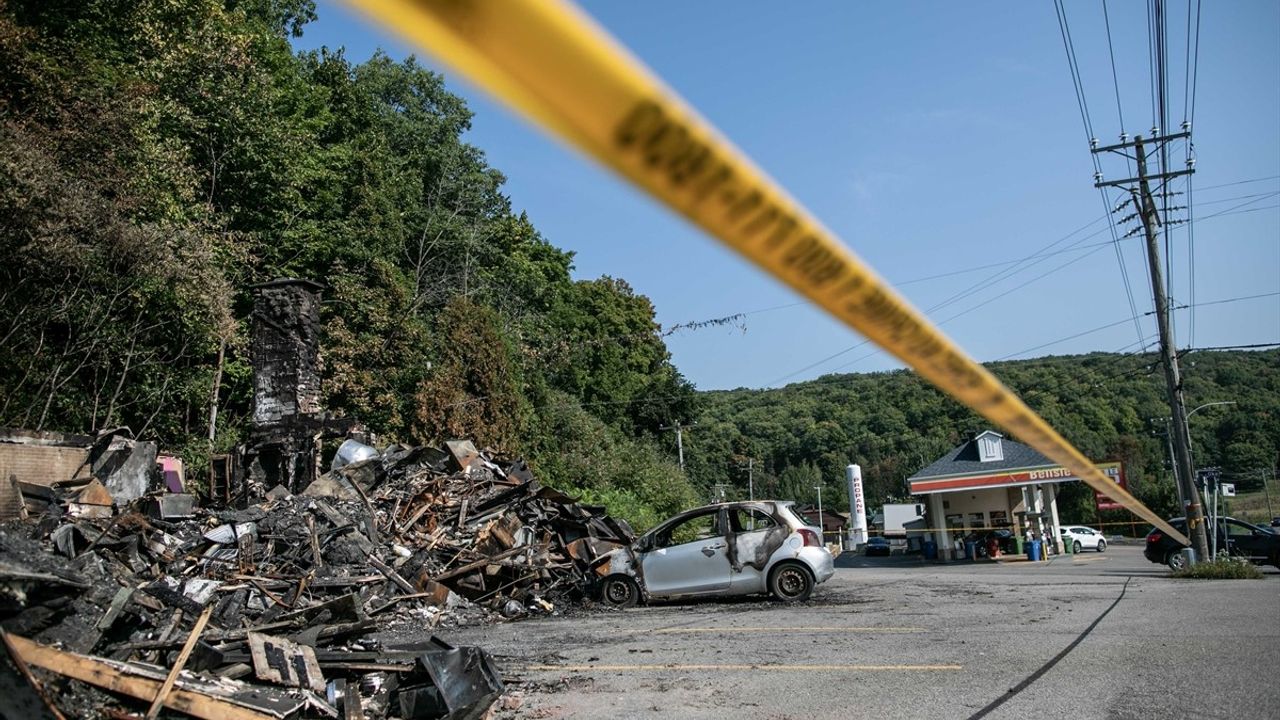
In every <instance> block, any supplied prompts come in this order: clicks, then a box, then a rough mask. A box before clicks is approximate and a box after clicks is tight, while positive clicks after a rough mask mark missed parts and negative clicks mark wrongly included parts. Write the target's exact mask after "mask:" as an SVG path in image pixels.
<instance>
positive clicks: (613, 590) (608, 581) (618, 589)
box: [600, 575, 640, 608]
mask: <svg viewBox="0 0 1280 720" xmlns="http://www.w3.org/2000/svg"><path fill="white" fill-rule="evenodd" d="M600 601H601V602H603V603H604V604H605V605H610V606H612V607H616V608H630V607H635V606H636V603H638V602H640V586H639V585H637V584H636V581H635V580H632V579H631V578H629V577H627V576H626V575H610V576H609V577H607V578H605V579H604V584H603V585H601V586H600Z"/></svg>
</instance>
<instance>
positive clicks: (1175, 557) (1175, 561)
mask: <svg viewBox="0 0 1280 720" xmlns="http://www.w3.org/2000/svg"><path fill="white" fill-rule="evenodd" d="M1164 564H1165V565H1168V566H1169V569H1170V570H1173V571H1174V572H1177V571H1178V570H1182V569H1184V568H1186V567H1187V558H1186V556H1185V555H1183V554H1182V551H1181V550H1170V551H1169V552H1168V553H1167V554H1165V556H1164Z"/></svg>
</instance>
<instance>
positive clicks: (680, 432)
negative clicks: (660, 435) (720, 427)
mask: <svg viewBox="0 0 1280 720" xmlns="http://www.w3.org/2000/svg"><path fill="white" fill-rule="evenodd" d="M697 424H698V423H689V424H688V425H681V424H680V421H679V420H677V421H675V422H674V423H672V424H671V425H663V426H661V427H659V428H658V429H659V430H675V431H676V452H677V453H678V454H679V456H680V472H684V429H685V428H686V427H693V426H694V425H697Z"/></svg>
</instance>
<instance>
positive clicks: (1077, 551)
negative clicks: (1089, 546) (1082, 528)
mask: <svg viewBox="0 0 1280 720" xmlns="http://www.w3.org/2000/svg"><path fill="white" fill-rule="evenodd" d="M1071 552H1073V553H1075V554H1077V555H1079V554H1080V541H1079V540H1076V541H1074V542H1072V543H1071Z"/></svg>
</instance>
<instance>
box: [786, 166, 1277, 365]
mask: <svg viewBox="0 0 1280 720" xmlns="http://www.w3.org/2000/svg"><path fill="white" fill-rule="evenodd" d="M1242 182H1253V181H1242ZM1228 184H1235V183H1228ZM1277 195H1280V192H1271V193H1257V194H1253V195H1245V196H1240V197H1237V198H1223V199H1218V200H1211V201H1208V202H1206V203H1205V204H1211V203H1222V202H1230V201H1232V200H1236V199H1241V198H1256V199H1255V200H1252V201H1251V202H1258V201H1260V200H1262V199H1265V198H1268V197H1275V196H1277ZM1248 204H1250V203H1242V204H1241V205H1237V206H1235V207H1233V208H1228V209H1227V210H1224V211H1222V212H1219V213H1214V214H1213V215H1209V216H1207V217H1203V218H1200V221H1203V220H1208V219H1209V218H1214V217H1220V216H1223V215H1228V214H1233V213H1234V212H1235V211H1236V209H1237V208H1240V207H1244V206H1245V205H1248ZM1259 209H1264V208H1259ZM1246 212H1247V211H1246ZM1101 219H1102V218H1101V217H1099V218H1096V219H1094V220H1093V221H1091V222H1089V223H1087V224H1086V225H1083V226H1081V227H1079V228H1077V229H1075V230H1073V231H1072V232H1070V233H1068V234H1067V235H1065V236H1064V237H1062V238H1059V239H1057V240H1055V241H1053V242H1051V243H1049V244H1048V245H1046V246H1045V247H1043V248H1041V249H1040V250H1038V251H1037V252H1035V253H1032V254H1031V255H1028V256H1026V257H1023V258H1019V259H1017V260H1009V261H1005V262H1000V263H991V264H988V265H982V266H978V267H974V268H969V269H966V270H957V271H954V272H951V273H943V274H941V275H933V276H928V277H924V278H917V279H915V280H907V281H903V282H899V283H895V284H896V285H899V286H902V285H909V284H911V283H916V282H924V281H926V280H933V279H937V278H940V277H948V276H951V275H958V274H962V273H966V272H974V271H977V270H985V269H989V268H993V267H1001V266H1005V265H1015V266H1017V265H1021V264H1024V263H1027V262H1028V261H1030V260H1036V262H1034V263H1031V264H1030V265H1028V266H1027V268H1023V269H1029V268H1030V267H1034V266H1035V265H1037V264H1039V261H1041V260H1044V259H1047V258H1049V257H1053V256H1056V255H1062V254H1065V253H1068V252H1075V251H1083V250H1090V252H1088V253H1085V254H1084V255H1081V256H1080V257H1077V258H1075V259H1073V260H1071V261H1069V262H1067V263H1064V264H1062V265H1059V266H1057V267H1055V268H1053V269H1052V270H1050V271H1048V272H1046V273H1044V274H1041V275H1038V276H1037V277H1035V278H1033V279H1032V280H1030V281H1028V282H1026V283H1022V284H1021V285H1018V286H1016V287H1014V288H1011V289H1010V290H1008V291H1006V292H1004V293H1001V294H1000V295H997V296H995V297H993V298H991V299H990V300H988V301H985V302H983V303H981V304H980V305H977V306H974V307H972V308H969V309H968V310H965V311H963V312H961V313H959V314H957V315H954V316H952V317H949V318H947V319H946V320H942V321H941V322H939V323H938V324H939V325H942V324H945V323H947V322H950V321H951V320H954V319H956V318H958V317H960V316H962V315H966V314H968V313H970V312H972V311H974V310H977V309H978V308H980V307H983V306H985V305H987V304H990V302H993V301H995V300H998V299H1000V298H1002V297H1005V296H1007V295H1008V294H1009V293H1011V292H1013V291H1015V290H1019V289H1021V288H1023V287H1026V285H1028V284H1030V283H1032V282H1035V281H1036V280H1041V279H1043V278H1044V277H1046V276H1048V275H1051V274H1053V273H1055V272H1057V271H1059V270H1062V269H1064V268H1066V267H1068V266H1070V265H1071V264H1073V263H1075V262H1077V261H1079V260H1083V259H1084V258H1086V257H1088V256H1089V255H1092V254H1093V253H1094V252H1096V251H1097V250H1098V249H1099V248H1102V247H1104V246H1107V245H1112V244H1113V243H1112V242H1102V243H1095V244H1091V245H1083V246H1082V245H1080V243H1082V242H1084V241H1085V240H1088V239H1089V238H1092V237H1096V236H1098V235H1100V234H1101V233H1102V230H1098V231H1096V232H1093V233H1090V234H1089V235H1085V236H1084V237H1081V238H1080V239H1078V240H1077V241H1076V242H1075V243H1072V244H1071V245H1069V246H1067V247H1065V248H1061V249H1058V250H1054V251H1052V252H1048V250H1049V248H1052V247H1054V246H1056V245H1058V244H1059V243H1061V242H1063V241H1064V240H1066V239H1068V238H1070V237H1072V236H1073V235H1075V234H1077V233H1079V232H1081V231H1083V230H1086V229H1088V228H1089V227H1091V226H1093V225H1095V224H1096V223H1097V222H1098V221H1099V220H1101ZM1197 222H1199V221H1197ZM1015 270H1016V268H1015ZM1012 274H1013V273H1009V274H1005V273H997V274H996V275H992V276H989V277H988V278H987V279H985V280H983V281H981V282H979V283H977V284H975V285H971V286H970V287H969V288H967V289H966V290H964V291H961V292H960V293H957V294H955V295H953V296H951V297H950V298H948V299H947V300H944V301H942V302H940V303H936V304H935V305H933V306H931V307H930V308H929V309H927V310H926V314H928V313H931V312H934V311H935V310H938V309H941V308H943V307H946V306H947V305H950V304H954V303H955V302H959V301H960V300H963V299H964V298H966V297H970V296H972V295H974V294H976V293H978V292H980V291H982V290H984V289H986V288H988V287H990V286H992V285H994V284H995V283H997V282H1000V281H1002V280H1006V279H1008V278H1009V277H1012ZM1000 275H1005V277H1000ZM799 304H803V303H799ZM1131 309H1132V308H1131ZM1133 314H1134V315H1137V316H1138V317H1141V315H1140V314H1138V313H1137V312H1136V310H1133ZM1139 331H1140V327H1139ZM1138 337H1139V339H1141V338H1142V337H1143V335H1142V334H1141V332H1139V336H1138ZM869 343H870V341H869V340H863V341H861V342H858V343H855V344H853V345H850V346H849V347H846V348H844V349H842V350H839V351H837V352H834V353H832V354H831V355H828V356H826V357H824V358H822V359H821V360H817V361H815V362H812V363H810V364H808V365H806V366H804V367H802V368H800V369H798V370H794V371H792V372H790V373H787V374H786V375H783V376H781V377H778V378H775V379H773V380H770V381H769V382H767V383H765V385H766V386H768V385H775V384H777V383H779V382H782V381H784V380H789V379H791V378H793V377H795V376H796V375H799V374H801V373H804V372H807V371H809V370H812V369H813V368H815V367H818V366H820V365H822V364H824V363H827V362H829V361H831V360H834V359H836V358H838V357H841V356H843V355H847V354H848V353H851V352H853V351H855V350H857V349H859V348H862V347H866V346H867V345H868V344H869ZM878 354H880V353H879V351H876V352H873V353H870V354H868V355H863V356H861V357H858V358H856V359H854V360H852V361H850V362H847V363H845V364H843V365H839V366H837V367H834V368H831V370H829V371H828V372H835V371H837V370H841V369H844V368H847V367H851V366H853V365H856V364H857V363H860V362H862V361H863V360H866V359H868V358H872V357H875V356H876V355H878Z"/></svg>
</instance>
